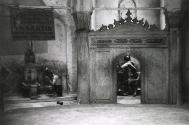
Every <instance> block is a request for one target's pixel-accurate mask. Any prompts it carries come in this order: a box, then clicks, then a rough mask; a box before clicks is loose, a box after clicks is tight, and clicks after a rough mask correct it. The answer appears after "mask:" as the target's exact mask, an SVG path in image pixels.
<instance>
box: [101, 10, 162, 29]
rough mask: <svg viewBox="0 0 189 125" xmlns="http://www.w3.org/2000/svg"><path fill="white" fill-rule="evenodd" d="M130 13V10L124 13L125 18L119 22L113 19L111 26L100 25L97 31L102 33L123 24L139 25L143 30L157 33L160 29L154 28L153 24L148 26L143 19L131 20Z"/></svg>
mask: <svg viewBox="0 0 189 125" xmlns="http://www.w3.org/2000/svg"><path fill="white" fill-rule="evenodd" d="M131 15H132V13H131V12H130V10H128V11H127V13H126V18H125V19H123V18H122V17H121V19H120V20H115V19H114V23H113V24H109V25H108V26H106V25H102V26H101V27H100V29H99V30H98V31H100V32H103V31H106V30H111V29H113V28H116V27H118V26H120V25H125V24H135V25H139V26H142V27H143V29H144V30H147V31H148V30H149V31H159V30H160V29H159V28H158V26H156V25H155V24H152V25H150V24H149V23H148V21H147V20H145V21H144V19H143V18H142V19H141V20H138V19H137V17H135V18H132V17H131Z"/></svg>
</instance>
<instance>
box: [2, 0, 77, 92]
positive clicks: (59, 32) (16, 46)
mask: <svg viewBox="0 0 189 125" xmlns="http://www.w3.org/2000/svg"><path fill="white" fill-rule="evenodd" d="M0 4H5V6H2V5H1V6H0V26H1V29H0V59H1V63H7V62H16V63H20V64H23V63H24V53H25V51H26V50H27V48H28V43H29V42H30V41H13V40H12V36H11V24H10V13H9V7H8V6H7V5H8V4H18V5H27V6H46V5H47V4H48V3H45V2H44V1H42V0H32V1H28V0H8V1H7V0H2V1H0ZM63 4H65V5H64V6H66V4H67V0H65V1H64V2H63ZM50 5H51V6H52V4H49V5H48V6H50ZM54 6H56V5H54ZM54 12H55V14H54V25H55V37H56V38H55V40H49V41H33V48H34V52H35V54H36V61H37V62H38V61H39V60H40V59H47V60H49V61H59V62H61V63H63V64H65V65H67V70H68V74H69V76H70V82H71V84H72V86H73V89H74V91H75V92H76V91H77V81H76V79H77V75H76V74H74V73H75V72H76V68H75V65H76V60H75V61H73V60H74V59H73V58H72V57H73V55H74V54H76V52H75V51H74V50H73V47H74V45H73V43H74V42H73V41H74V30H75V29H74V21H73V19H72V16H71V13H70V12H68V11H64V12H63V13H58V12H57V10H54ZM68 42H69V43H68Z"/></svg>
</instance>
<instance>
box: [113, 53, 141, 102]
mask: <svg viewBox="0 0 189 125" xmlns="http://www.w3.org/2000/svg"><path fill="white" fill-rule="evenodd" d="M116 70H117V103H119V104H140V103H141V71H140V70H141V67H140V62H139V61H138V60H137V59H136V58H134V57H132V56H129V55H126V56H124V57H123V58H121V59H120V60H119V63H118V65H117V69H116Z"/></svg>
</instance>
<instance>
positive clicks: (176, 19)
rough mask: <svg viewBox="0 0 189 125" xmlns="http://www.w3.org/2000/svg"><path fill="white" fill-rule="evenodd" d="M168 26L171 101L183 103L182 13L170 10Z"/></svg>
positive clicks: (172, 102) (171, 102)
mask: <svg viewBox="0 0 189 125" xmlns="http://www.w3.org/2000/svg"><path fill="white" fill-rule="evenodd" d="M167 19H168V27H169V31H170V46H169V47H170V48H169V54H170V55H169V57H170V59H169V62H170V63H169V64H170V67H169V68H170V75H169V103H170V104H177V105H181V104H182V80H181V65H182V63H181V57H182V52H181V31H182V29H181V27H182V25H181V24H182V23H181V22H182V13H181V12H180V11H178V12H168V18H167Z"/></svg>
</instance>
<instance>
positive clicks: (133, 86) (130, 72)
mask: <svg viewBox="0 0 189 125" xmlns="http://www.w3.org/2000/svg"><path fill="white" fill-rule="evenodd" d="M124 61H125V62H124V64H123V65H121V68H122V69H124V78H125V88H124V90H125V92H126V93H125V95H128V94H133V96H136V91H137V78H138V76H139V75H138V73H137V69H136V67H135V65H134V63H133V62H132V61H131V57H130V56H125V57H124Z"/></svg>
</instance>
